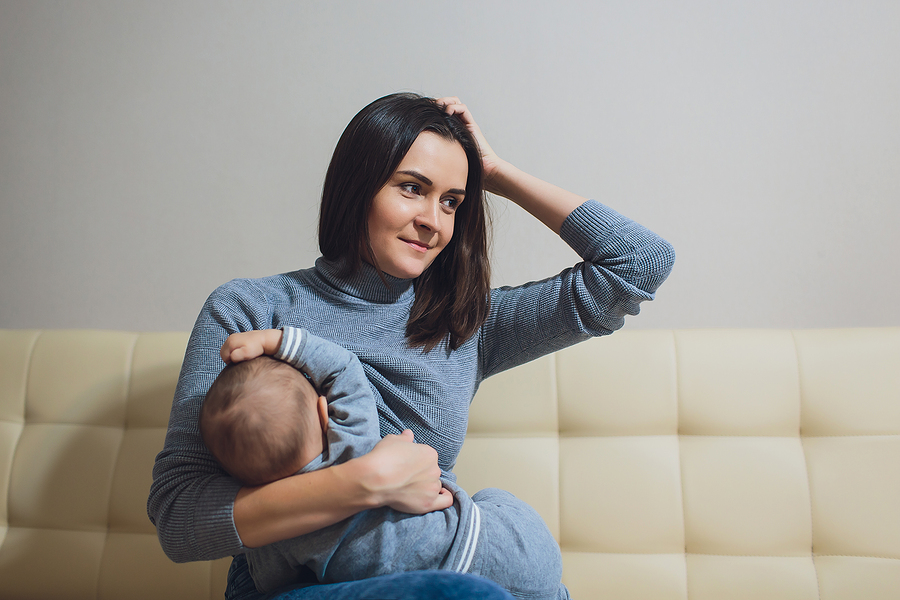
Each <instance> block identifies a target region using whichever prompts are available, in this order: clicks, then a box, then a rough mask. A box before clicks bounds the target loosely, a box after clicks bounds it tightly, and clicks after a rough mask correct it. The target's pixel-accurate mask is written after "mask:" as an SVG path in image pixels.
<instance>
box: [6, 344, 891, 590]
mask: <svg viewBox="0 0 900 600" xmlns="http://www.w3.org/2000/svg"><path fill="white" fill-rule="evenodd" d="M186 341H187V335H186V334H182V333H171V334H170V333H141V334H136V333H125V332H106V331H42V332H38V331H0V598H3V599H14V598H38V599H44V598H46V599H50V598H53V599H69V598H72V599H74V598H101V599H106V598H128V599H139V598H167V599H168V598H185V599H188V598H191V599H201V598H204V599H205V598H221V597H222V591H223V589H224V580H225V573H226V570H227V567H228V563H229V560H228V559H224V560H220V561H215V562H213V563H191V564H183V565H176V564H173V563H171V562H169V561H168V559H166V558H165V556H164V555H163V554H162V551H161V550H160V548H159V544H158V542H157V540H156V535H155V532H154V529H153V526H152V525H151V524H150V522H149V520H148V519H147V516H146V510H145V504H146V496H147V491H148V489H149V486H150V470H151V467H152V464H153V458H154V456H155V455H156V453H157V452H158V451H159V450H160V449H161V447H162V443H163V437H164V435H165V428H166V424H167V421H168V413H169V407H170V404H171V399H172V395H173V391H174V386H175V381H176V379H177V376H178V371H179V368H180V364H181V359H182V355H183V353H184V347H185V344H186ZM456 472H457V474H458V475H459V480H460V483H461V484H462V485H463V487H464V488H466V489H467V490H469V491H470V492H474V491H475V490H477V489H480V488H482V487H489V486H493V487H502V488H505V489H509V490H510V491H512V492H513V493H515V494H516V495H518V496H519V497H521V498H523V499H525V500H526V501H528V502H529V503H531V504H532V505H533V506H535V508H537V509H538V511H539V512H540V513H541V515H542V516H543V517H544V519H545V520H546V521H547V523H548V525H549V526H550V528H551V530H552V531H553V532H554V534H556V536H557V538H558V539H559V541H560V544H561V547H562V550H563V555H564V561H565V567H564V568H565V575H564V577H565V581H566V583H567V584H568V585H569V588H570V590H571V592H572V595H573V597H574V598H576V599H581V600H589V599H592V598H619V599H629V598H635V599H637V598H641V599H648V600H649V599H670V598H671V599H679V600H688V599H690V600H705V599H710V600H712V599H721V598H729V599H730V598H747V599H751V598H752V599H756V598H759V599H762V598H765V599H780V598H784V599H788V598H790V599H791V600H797V599H806V598H809V599H814V598H822V599H845V598H846V599H849V598H885V599H888V598H898V597H900V328H883V329H847V330H822V331H787V330H761V331H757V330H743V331H723V330H708V331H703V330H698V331H635V332H630V331H625V332H620V333H617V334H615V335H613V336H611V337H608V338H602V339H598V340H591V341H589V342H586V343H584V344H580V345H578V346H576V347H573V348H570V349H568V350H564V351H561V352H559V353H557V354H555V355H552V356H549V357H545V358H542V359H539V360H537V361H535V362H533V363H530V364H528V365H525V366H523V367H519V368H517V369H514V370H511V371H509V372H506V373H502V374H500V375H498V376H496V377H494V378H491V379H489V380H487V381H486V382H484V384H483V385H482V388H481V390H480V391H479V393H478V395H477V396H476V399H475V401H474V403H473V406H472V414H471V418H470V423H469V437H468V438H467V441H466V444H465V447H464V448H463V452H462V454H461V455H460V458H459V462H458V465H457V468H456Z"/></svg>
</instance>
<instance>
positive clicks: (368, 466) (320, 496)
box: [234, 431, 453, 548]
mask: <svg viewBox="0 0 900 600" xmlns="http://www.w3.org/2000/svg"><path fill="white" fill-rule="evenodd" d="M440 474H441V469H440V467H438V465H437V452H436V451H435V450H434V449H433V448H432V447H430V446H427V445H425V444H416V443H415V442H414V440H413V434H412V432H411V431H404V432H403V433H402V434H400V435H388V436H385V438H384V439H382V440H381V441H380V442H379V443H378V444H377V445H376V446H375V448H374V449H373V450H372V451H371V452H369V453H368V454H365V455H363V456H360V457H358V458H354V459H352V460H349V461H347V462H345V463H342V464H340V465H335V466H332V467H328V468H325V469H322V470H319V471H313V472H310V473H304V474H301V475H294V476H292V477H287V478H285V479H281V480H279V481H275V482H272V483H269V484H266V485H264V486H260V487H256V488H242V489H241V490H240V491H239V492H238V494H237V497H236V498H235V501H234V524H235V527H236V529H237V531H238V535H240V537H241V543H242V544H243V545H244V546H246V547H250V548H256V547H259V546H263V545H265V544H271V543H273V542H278V541H281V540H286V539H289V538H293V537H297V536H298V535H303V534H306V533H310V532H312V531H316V530H319V529H322V528H323V527H328V526H329V525H333V524H335V523H337V522H339V521H342V520H344V519H346V518H347V517H350V516H352V515H355V514H356V513H358V512H361V511H363V510H367V509H369V508H376V507H379V506H389V507H391V508H393V509H395V510H399V511H401V512H406V513H412V514H424V513H427V512H431V511H434V510H443V509H445V508H448V507H449V506H450V505H452V504H453V496H452V495H451V494H450V492H448V491H447V490H445V489H443V488H442V487H441V481H440Z"/></svg>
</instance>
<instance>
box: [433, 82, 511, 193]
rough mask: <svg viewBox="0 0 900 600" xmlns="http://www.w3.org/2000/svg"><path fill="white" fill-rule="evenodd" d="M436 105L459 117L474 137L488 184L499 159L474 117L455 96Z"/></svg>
mask: <svg viewBox="0 0 900 600" xmlns="http://www.w3.org/2000/svg"><path fill="white" fill-rule="evenodd" d="M437 103H438V104H440V105H441V106H443V107H444V110H445V111H446V112H447V114H449V115H459V117H460V118H461V119H462V120H463V123H465V124H466V128H467V129H468V130H469V131H471V132H472V135H473V136H475V141H476V142H478V148H479V150H481V162H482V164H483V165H484V174H485V179H486V182H487V183H488V184H489V183H490V179H491V178H492V177H493V175H494V172H495V171H496V169H497V165H498V163H499V162H500V159H499V157H498V156H497V153H496V152H494V149H493V148H491V145H490V144H488V141H487V139H486V138H485V137H484V134H483V133H482V132H481V128H480V127H479V126H478V123H476V122H475V117H473V116H472V112H471V111H470V110H469V108H468V107H467V106H466V105H465V104H463V103H462V101H461V100H460V99H459V98H457V97H456V96H445V97H443V98H438V100H437Z"/></svg>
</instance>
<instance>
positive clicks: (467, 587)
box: [225, 554, 513, 600]
mask: <svg viewBox="0 0 900 600" xmlns="http://www.w3.org/2000/svg"><path fill="white" fill-rule="evenodd" d="M264 598H277V599H278V600H475V599H477V600H513V597H512V596H510V595H509V593H508V592H506V591H505V590H504V589H503V588H501V587H500V586H499V585H497V584H496V583H494V582H492V581H488V580H487V579H484V578H482V577H478V576H476V575H462V574H459V573H453V572H452V571H408V572H406V573H396V574H394V575H382V576H381V577H373V578H371V579H362V580H360V581H348V582H347V583H332V584H329V585H313V586H310V587H305V588H300V589H296V590H289V591H286V592H281V593H279V594H277V595H273V596H265V595H263V594H260V593H259V592H257V591H256V586H255V585H254V584H253V580H252V579H251V578H250V571H249V569H248V568H247V559H246V558H245V557H244V555H243V554H239V555H238V556H235V557H234V560H233V561H232V562H231V568H230V569H229V570H228V585H227V587H226V588H225V599H226V600H262V599H264Z"/></svg>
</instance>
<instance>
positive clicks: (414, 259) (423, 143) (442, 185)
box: [368, 131, 469, 279]
mask: <svg viewBox="0 0 900 600" xmlns="http://www.w3.org/2000/svg"><path fill="white" fill-rule="evenodd" d="M468 175H469V163H468V161H467V159H466V153H465V151H464V150H463V149H462V146H460V145H459V143H458V142H455V141H452V140H446V139H444V138H443V137H441V136H439V135H437V134H435V133H431V132H429V131H425V132H422V133H420V134H419V137H417V138H416V141H415V142H413V145H412V146H411V147H410V149H409V152H407V153H406V156H404V157H403V160H401V161H400V164H399V165H398V166H397V170H396V171H394V174H393V175H392V176H391V178H390V179H388V181H387V183H385V184H384V187H382V188H381V189H380V190H379V191H378V193H377V194H375V198H374V200H373V202H372V209H371V211H370V212H369V220H368V225H369V239H370V241H371V243H372V253H373V254H374V257H375V260H377V261H378V266H379V267H381V270H382V271H384V272H385V273H387V274H388V275H393V276H394V277H399V278H401V279H413V278H415V277H418V276H419V275H421V274H422V272H423V271H425V269H427V268H428V267H429V265H431V263H432V262H433V261H434V259H435V258H436V257H437V255H438V254H440V252H441V250H443V249H444V247H446V246H447V243H448V242H449V241H450V238H451V237H452V236H453V220H454V216H455V214H456V209H457V207H458V206H459V204H460V203H461V202H462V201H463V200H464V199H465V196H466V179H467V178H468Z"/></svg>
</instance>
